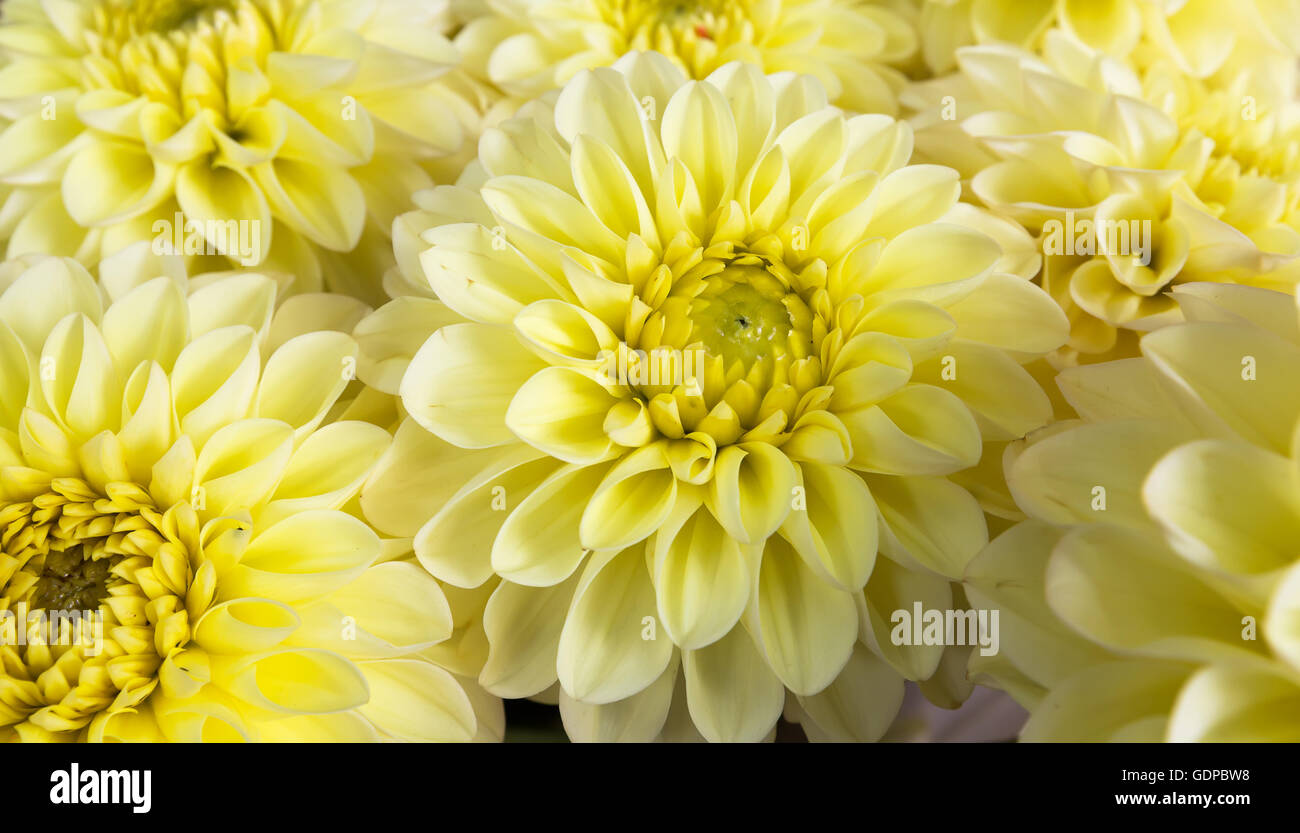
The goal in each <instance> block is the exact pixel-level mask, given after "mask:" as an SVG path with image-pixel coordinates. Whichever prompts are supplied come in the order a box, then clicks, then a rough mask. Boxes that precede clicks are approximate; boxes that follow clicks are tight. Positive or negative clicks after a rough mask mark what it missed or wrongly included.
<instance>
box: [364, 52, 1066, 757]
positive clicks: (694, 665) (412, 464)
mask: <svg viewBox="0 0 1300 833" xmlns="http://www.w3.org/2000/svg"><path fill="white" fill-rule="evenodd" d="M647 102H651V103H654V104H657V115H656V116H655V117H653V118H651V114H650V112H649V110H648V109H647ZM910 155H911V131H910V129H909V128H908V127H907V125H906V124H904V123H899V122H895V121H894V120H893V119H891V118H889V117H888V116H884V115H861V116H848V115H846V114H845V113H844V112H843V111H841V110H839V109H836V108H834V107H828V106H827V94H826V92H825V90H824V89H823V88H822V87H821V85H820V84H819V83H818V82H817V81H816V80H815V79H813V78H811V77H809V76H795V75H791V74H783V75H777V76H772V77H768V76H765V75H763V73H762V71H761V69H759V68H758V67H756V66H754V65H750V64H739V63H737V64H729V65H727V66H724V67H722V68H721V69H719V70H718V71H716V72H715V73H713V74H712V75H710V76H709V77H708V78H707V79H706V80H704V81H703V82H693V81H688V80H687V79H686V77H685V76H684V74H683V73H681V71H680V70H678V69H677V68H676V66H675V65H674V64H672V63H671V62H670V61H669V60H668V59H667V58H665V57H663V56H661V55H657V54H654V53H645V54H635V55H629V56H627V57H626V58H624V59H621V60H620V61H618V62H617V63H616V64H615V66H614V67H613V68H598V69H595V70H591V71H584V72H582V73H579V74H578V75H577V76H576V77H575V78H574V79H573V80H572V81H570V82H569V84H568V85H566V86H565V88H564V90H563V91H562V92H561V93H560V94H559V96H558V97H555V98H552V99H549V100H547V101H540V102H536V103H534V104H532V105H529V106H528V107H527V108H525V110H524V111H522V112H521V113H520V115H519V117H518V118H516V119H513V120H510V121H507V122H505V123H503V124H502V125H501V126H500V127H499V128H498V129H495V130H489V131H488V132H487V133H486V135H485V136H484V138H483V141H482V143H481V145H480V152H479V159H478V162H477V164H476V165H473V166H471V168H470V169H469V171H468V172H467V175H466V177H465V178H464V179H463V180H462V182H461V183H460V184H459V185H457V186H447V187H443V188H439V189H435V190H433V191H431V192H427V193H424V194H421V195H419V197H418V200H417V201H418V202H419V204H420V206H421V210H420V211H417V212H413V213H412V214H411V215H409V216H407V217H404V218H402V219H401V220H399V222H398V223H397V224H396V229H397V232H396V239H397V247H398V253H399V261H400V262H401V263H402V264H404V265H405V266H406V267H407V268H409V269H419V268H421V267H422V269H423V274H424V276H425V277H426V279H427V281H428V286H429V287H431V289H432V293H436V296H437V299H435V298H433V297H429V296H425V297H420V296H412V297H404V298H400V299H398V300H396V301H394V302H392V303H390V304H389V305H387V306H385V307H384V308H382V309H380V310H379V311H377V312H376V313H375V314H374V315H373V316H371V317H369V318H368V319H366V320H365V321H363V322H362V323H361V324H360V325H359V326H358V328H357V330H356V336H357V338H358V340H359V341H360V342H361V345H362V351H363V355H362V360H361V362H360V363H359V368H358V369H359V372H360V374H361V378H362V379H363V380H366V381H368V382H370V383H371V384H373V385H375V386H377V387H379V388H380V389H382V390H389V391H399V392H400V394H401V397H402V401H403V404H404V405H405V407H406V409H407V410H408V411H409V413H410V415H411V419H410V421H408V422H407V423H406V424H404V425H403V426H402V427H401V429H400V430H399V431H398V433H397V436H396V438H395V441H394V448H395V452H394V454H393V455H392V463H391V465H389V466H386V467H384V468H383V469H382V470H381V471H379V472H378V473H377V474H376V476H375V477H374V478H372V479H371V481H370V482H369V483H368V484H367V487H366V489H365V490H364V492H363V494H362V506H363V508H364V510H365V512H366V514H367V517H368V518H369V519H370V520H371V521H372V522H373V523H374V524H375V525H376V527H377V528H379V529H381V530H383V531H385V532H387V533H388V534H391V535H397V536H414V539H415V552H416V555H417V557H418V558H419V560H420V562H421V563H422V564H424V565H425V566H426V567H427V568H428V569H429V570H430V572H432V573H433V574H434V575H435V576H437V577H439V578H440V579H442V580H444V581H446V582H449V583H451V584H456V585H460V586H463V587H466V588H487V589H488V590H489V591H490V593H491V595H490V598H489V599H488V600H487V601H486V609H485V614H484V622H483V627H484V629H485V631H486V639H487V642H488V644H489V646H490V647H489V655H488V658H487V663H486V666H485V667H484V669H483V671H482V673H481V675H480V681H481V682H482V683H483V685H484V686H485V687H486V688H487V689H488V690H489V691H491V692H493V693H496V694H499V695H503V696H508V697H528V696H533V695H537V694H539V693H543V692H546V691H547V690H548V689H550V688H551V687H552V686H553V684H555V683H556V681H557V680H558V682H559V684H560V687H561V693H560V695H559V702H560V707H561V711H562V713H563V715H564V719H565V723H566V726H567V727H568V730H569V732H570V734H571V735H572V736H573V737H575V738H579V739H591V738H624V739H628V738H643V739H645V738H653V737H656V736H659V735H661V734H662V735H663V736H664V737H671V738H680V737H692V736H693V737H698V736H700V735H703V736H704V737H706V738H708V739H711V740H723V739H727V740H737V739H748V740H755V739H761V738H763V737H765V736H767V735H768V733H769V731H770V730H771V729H772V727H773V725H774V723H775V722H776V720H777V717H778V715H779V714H780V713H781V711H782V708H783V705H784V703H785V701H786V691H787V690H788V691H790V692H792V693H793V694H794V695H795V696H796V698H797V703H798V704H799V705H798V707H797V708H795V709H794V710H795V711H796V712H797V711H799V709H802V710H803V712H804V713H805V714H804V717H803V719H804V721H805V726H806V727H808V733H809V735H810V736H813V737H818V738H821V737H854V738H865V739H875V738H878V737H879V736H880V734H881V733H882V732H883V731H884V729H885V727H886V726H887V725H888V723H889V721H890V720H891V719H892V717H893V715H894V713H895V712H896V710H897V708H898V705H899V702H900V698H901V697H902V681H903V678H904V677H906V678H909V679H914V680H927V679H929V680H934V685H933V686H932V689H931V692H932V695H933V696H934V697H936V698H939V699H943V698H949V699H953V698H956V699H959V698H960V696H961V692H960V688H961V685H960V682H959V681H957V680H956V678H950V677H949V676H948V675H947V671H948V670H949V669H950V668H952V667H959V666H954V665H953V663H952V662H951V661H950V662H949V663H948V664H946V665H944V666H943V667H942V668H941V667H940V662H941V660H942V659H943V658H944V650H943V646H919V647H910V646H898V645H895V644H893V642H892V641H891V640H890V635H889V631H890V628H891V623H890V617H891V613H892V611H894V610H895V609H898V608H900V607H908V608H910V606H911V604H912V603H913V601H921V600H923V601H924V603H925V605H926V607H928V608H947V607H950V606H953V605H956V604H958V601H956V600H955V599H954V590H953V587H952V583H951V582H952V579H954V578H956V577H958V576H960V574H961V570H962V568H963V567H964V564H965V561H966V559H967V558H969V557H970V556H971V555H972V554H973V553H974V552H975V551H976V550H977V549H978V548H979V547H980V546H981V545H982V543H983V542H984V541H986V540H987V534H986V527H985V521H984V516H983V513H982V511H981V506H980V503H979V502H978V501H977V499H976V497H975V496H974V495H972V493H971V492H970V491H968V490H967V488H964V487H963V486H959V485H957V484H956V483H955V482H954V481H953V480H951V479H949V478H948V477H947V476H948V475H950V474H954V473H957V472H963V471H964V470H966V469H969V468H970V467H972V466H974V465H975V464H976V463H977V461H979V460H980V457H981V452H982V446H983V443H984V442H985V441H990V442H1005V441H1008V440H1010V439H1013V438H1017V437H1021V436H1023V435H1024V434H1025V433H1026V432H1028V431H1030V430H1033V429H1035V428H1037V427H1038V426H1040V425H1042V424H1043V423H1045V422H1046V421H1047V419H1048V418H1049V416H1050V410H1051V409H1050V405H1049V402H1048V400H1047V398H1046V396H1045V394H1044V393H1043V392H1042V390H1041V389H1040V388H1039V387H1038V385H1037V384H1036V383H1035V382H1034V380H1033V379H1032V378H1031V377H1030V376H1029V374H1028V373H1027V372H1026V371H1025V370H1024V369H1023V368H1022V367H1021V365H1020V362H1022V361H1029V360H1031V359H1032V358H1034V357H1037V356H1040V355H1042V354H1043V353H1045V352H1047V351H1049V350H1052V349H1054V348H1055V347H1056V346H1058V345H1059V344H1060V343H1061V342H1062V341H1063V339H1064V337H1065V327H1066V322H1065V319H1064V316H1063V315H1062V314H1061V312H1060V310H1059V308H1058V307H1056V305H1055V304H1053V303H1052V301H1051V299H1050V298H1049V297H1048V296H1047V295H1046V294H1045V293H1043V292H1042V291H1041V290H1039V289H1038V288H1037V287H1035V286H1033V285H1032V284H1030V283H1029V282H1028V280H1026V279H1025V278H1024V277H1023V276H1021V275H1012V274H1007V273H1005V272H1003V271H1000V270H1001V269H1004V268H1022V267H1023V264H1021V263H1020V261H1019V258H1018V257H1017V256H1015V255H1008V256H1006V257H1004V255H1003V252H1002V249H1001V248H1000V247H999V245H998V244H997V243H996V242H995V241H994V239H993V238H991V237H990V236H988V235H986V234H984V233H982V232H980V231H977V230H976V227H982V228H988V229H989V230H991V231H994V232H995V233H999V234H1001V233H1004V231H1005V229H1003V228H1002V226H1000V225H999V223H998V222H997V221H996V220H993V219H991V218H988V217H986V216H984V215H982V214H980V213H979V212H977V211H976V210H975V209H973V208H971V207H969V206H960V205H957V198H958V194H959V190H960V184H959V182H958V180H957V174H956V172H955V171H952V170H950V169H947V168H942V167H938V166H926V165H913V166H909V165H907V160H908V158H909V156H910ZM417 253H418V254H417ZM1036 268H1037V266H1036V265H1033V266H1032V267H1031V268H1030V269H1029V271H1031V272H1032V271H1034V270H1036ZM407 278H408V280H412V279H413V278H414V276H413V275H408V276H407ZM438 299H440V300H438ZM430 333H431V334H430ZM972 482H973V485H972V488H975V489H978V488H979V487H978V485H977V484H974V481H972ZM878 550H879V555H880V557H879V558H878V557H877V552H878ZM494 577H499V578H500V581H499V584H498V583H495V582H497V578H494ZM675 692H676V693H675Z"/></svg>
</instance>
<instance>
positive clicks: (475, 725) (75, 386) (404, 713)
mask: <svg viewBox="0 0 1300 833" xmlns="http://www.w3.org/2000/svg"><path fill="white" fill-rule="evenodd" d="M144 246H147V244H144V243H141V244H137V245H136V246H134V247H131V248H128V249H127V250H124V251H123V252H122V253H120V254H118V255H115V256H113V257H110V258H108V259H106V260H105V261H104V262H103V264H102V276H103V277H104V278H105V279H106V282H105V284H104V286H103V287H101V285H99V284H97V283H96V282H95V281H94V279H92V277H91V276H90V274H89V273H88V272H87V271H86V270H85V269H84V268H83V267H81V266H80V265H78V264H77V263H76V262H75V261H73V260H70V259H64V258H56V257H48V256H44V257H38V256H28V257H26V258H23V259H22V260H20V261H10V262H8V263H6V264H5V265H4V266H3V267H0V369H2V372H0V531H2V534H0V740H13V739H18V740H30V741H46V740H83V741H85V740H88V741H102V740H130V741H141V740H144V741H149V740H169V741H240V740H247V741H256V740H262V741H281V740H294V741H314V740H347V741H358V740H377V739H398V740H468V739H471V738H472V737H474V736H475V735H476V734H478V735H480V736H481V737H490V736H492V735H493V734H496V735H497V736H498V737H499V722H500V720H499V714H497V712H498V711H499V704H497V705H494V704H493V702H492V700H491V698H488V697H487V696H486V695H484V694H483V693H481V692H479V691H478V690H477V687H476V686H475V685H474V684H473V682H472V681H467V682H466V684H465V686H462V683H461V682H460V681H458V680H457V679H456V677H455V676H453V675H452V674H451V673H450V672H448V671H447V670H445V669H444V668H442V667H440V666H439V664H438V663H436V662H434V661H431V660H430V659H429V658H428V656H426V654H427V653H428V652H430V651H432V650H435V648H436V645H437V643H439V642H441V641H443V640H445V639H447V638H448V637H449V636H450V635H451V634H452V630H453V625H454V623H453V613H452V611H451V609H450V608H449V606H448V602H447V599H446V597H445V596H444V594H443V592H442V590H441V588H440V586H439V584H438V582H437V581H435V580H434V579H433V578H432V577H430V576H429V575H428V574H427V573H426V572H425V571H424V570H423V569H421V568H420V567H419V565H418V564H415V563H414V562H413V561H412V560H410V559H403V558H401V557H400V556H401V547H400V545H398V546H395V545H394V544H395V543H396V544H400V542H387V541H383V540H381V538H380V537H379V535H378V534H377V533H376V532H375V531H374V530H373V529H372V528H371V527H370V526H368V525H367V524H366V523H364V522H363V521H362V520H361V519H360V518H359V517H358V514H357V513H356V512H355V511H354V510H355V508H356V500H355V498H356V495H357V493H358V492H359V490H360V488H361V484H362V482H363V481H364V480H365V479H366V477H367V476H368V475H369V474H370V472H371V471H372V470H373V469H374V467H375V465H376V463H377V461H378V460H380V458H381V457H382V456H383V455H384V454H385V452H386V451H387V449H388V448H389V446H390V443H391V437H390V435H389V434H388V432H387V431H385V430H384V429H383V428H381V427H379V426H377V425H375V424H372V423H369V422H366V421H363V420H362V419H359V418H358V417H359V416H361V415H362V413H363V412H365V411H366V406H365V405H366V403H365V401H364V397H361V398H354V396H353V395H352V393H351V392H349V391H348V388H349V386H350V381H349V380H350V378H351V370H350V368H351V367H352V365H353V363H354V361H355V357H356V355H357V346H356V343H355V342H354V341H353V340H352V339H351V337H349V336H348V335H347V334H346V333H345V332H340V331H338V330H337V329H327V328H321V329H316V328H315V327H314V326H313V322H316V321H320V320H326V319H330V318H333V319H335V320H337V321H338V322H339V323H341V324H343V325H344V326H345V327H350V326H351V325H352V324H353V323H354V322H355V321H356V319H357V318H358V317H359V316H360V314H361V313H363V312H365V308H364V307H362V306H361V305H360V304H359V303H358V302H356V301H351V300H348V299H345V298H342V297H341V296H312V295H299V296H296V297H295V298H293V299H292V300H290V301H288V302H286V303H285V304H284V305H283V306H282V307H281V308H280V310H279V311H278V312H277V311H276V310H275V298H276V286H275V284H274V283H273V282H272V281H271V280H270V279H269V278H267V277H265V276H263V275H260V274H257V273H255V272H248V273H232V274H225V275H221V274H214V275H201V276H197V277H195V278H194V279H193V280H192V281H190V282H189V286H190V287H191V288H192V290H193V291H192V292H191V293H190V294H189V296H188V298H187V296H186V290H185V288H184V286H185V278H184V274H183V272H181V271H180V263H179V259H178V258H163V259H157V258H152V257H150V256H149V254H148V251H147V249H146V250H144V251H141V247H144ZM154 276H158V277H154ZM110 283H111V285H112V290H113V291H115V292H120V293H121V294H120V296H119V297H117V298H116V300H113V301H109V300H108V299H107V297H106V294H105V289H106V288H107V287H108V286H109V284H110ZM344 308H346V313H345V314H343V315H339V312H340V310H342V309H344ZM408 551H409V549H408ZM467 691H469V692H471V693H467ZM471 697H472V698H473V699H471ZM476 709H477V710H478V711H479V712H480V713H481V714H482V715H483V720H482V722H480V718H479V717H478V716H476Z"/></svg>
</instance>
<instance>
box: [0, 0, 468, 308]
mask: <svg viewBox="0 0 1300 833" xmlns="http://www.w3.org/2000/svg"><path fill="white" fill-rule="evenodd" d="M445 5H446V4H445V3H439V2H433V3H428V2H425V0H364V1H363V2H358V1H357V0H230V2H226V1H225V0H222V1H221V2H217V0H149V2H134V1H133V0H74V1H73V2H57V3H53V2H39V0H8V2H6V3H5V4H4V13H3V23H0V55H2V59H0V60H2V63H3V69H2V70H0V121H2V122H3V125H4V128H5V129H4V132H3V133H0V199H3V203H2V205H0V239H2V240H7V251H8V256H10V257H13V256H16V255H19V254H23V253H27V252H43V253H55V254H61V255H67V256H75V257H77V258H78V259H79V260H81V261H82V262H83V263H85V264H88V265H93V264H94V263H95V262H97V261H98V260H99V258H100V257H101V256H105V255H108V254H111V253H113V252H115V251H117V250H118V249H120V248H122V247H123V246H125V245H126V244H128V243H130V242H134V241H137V240H158V241H159V242H160V243H161V244H173V245H175V244H176V243H177V241H180V243H179V247H178V251H179V249H180V248H183V250H184V251H180V253H183V254H190V255H193V254H203V255H208V256H223V257H224V258H226V259H228V261H238V262H239V263H240V264H241V265H244V266H249V265H262V266H264V267H265V268H277V269H282V270H284V271H286V272H289V273H292V274H295V275H296V276H297V277H298V279H299V280H300V282H302V284H303V288H304V289H306V290H308V291H311V290H313V289H317V288H319V287H320V286H321V283H322V281H324V282H325V283H327V284H329V285H330V286H331V287H332V288H335V289H339V290H342V291H348V292H351V293H353V294H356V295H359V296H361V297H367V298H376V297H381V296H380V295H379V293H378V286H377V283H378V281H377V280H376V279H367V278H366V277H365V276H366V275H368V274H374V275H376V276H377V275H379V274H381V273H382V272H383V269H384V268H385V267H386V265H387V263H388V262H390V261H391V255H390V254H389V252H388V248H389V243H388V231H389V228H390V226H391V223H392V220H393V217H394V216H396V215H397V214H398V213H399V212H400V211H401V210H402V209H403V208H404V207H405V204H406V201H407V200H408V199H409V195H410V193H411V192H413V191H414V190H417V189H419V188H422V187H429V185H430V184H431V181H430V178H429V175H428V173H427V172H426V170H425V168H426V167H429V166H431V165H433V164H435V163H436V162H437V159H438V157H439V156H442V155H445V154H449V153H452V152H454V151H456V150H458V149H459V147H460V146H461V143H462V133H463V129H462V122H467V121H472V118H473V116H474V114H473V111H472V107H471V106H470V105H469V103H468V102H466V101H465V100H464V97H463V96H462V95H460V94H459V93H458V92H457V91H456V90H453V89H452V88H450V87H445V86H443V85H442V84H441V83H440V81H439V76H440V75H442V73H444V71H445V70H446V69H447V67H449V66H451V65H453V64H455V63H456V62H457V61H458V56H457V54H456V52H455V49H454V48H453V47H452V46H451V44H450V43H449V42H448V40H447V39H446V38H445V37H444V36H443V30H444V29H445V28H446V27H447V26H448V25H449V23H448V21H447V19H446V10H445ZM191 231H193V233H190V232H191ZM206 268H225V267H224V266H221V265H212V264H209V265H208V266H207V267H206Z"/></svg>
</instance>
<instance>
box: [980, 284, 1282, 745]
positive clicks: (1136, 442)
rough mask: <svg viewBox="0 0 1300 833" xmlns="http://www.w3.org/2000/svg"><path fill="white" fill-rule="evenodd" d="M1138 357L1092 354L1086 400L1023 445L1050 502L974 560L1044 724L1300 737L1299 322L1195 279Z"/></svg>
mask: <svg viewBox="0 0 1300 833" xmlns="http://www.w3.org/2000/svg"><path fill="white" fill-rule="evenodd" d="M1176 295H1177V297H1178V298H1179V300H1180V302H1181V303H1182V305H1183V308H1184V312H1185V314H1186V316H1187V318H1188V319H1189V320H1188V323H1185V324H1180V325H1175V326H1171V327H1166V328H1164V329H1162V330H1160V331H1159V332H1155V333H1150V334H1148V335H1146V336H1145V337H1144V338H1143V339H1142V343H1141V347H1142V356H1141V357H1139V358H1133V359H1127V360H1121V361H1115V362H1107V363H1103V364H1097V365H1090V366H1086V367H1080V368H1073V369H1070V370H1067V371H1065V372H1063V373H1062V374H1061V376H1060V385H1061V389H1062V391H1063V392H1064V394H1065V396H1066V397H1067V398H1068V399H1069V401H1070V403H1071V404H1072V405H1073V406H1074V408H1075V410H1077V411H1078V413H1079V414H1080V415H1081V417H1082V421H1081V422H1079V423H1071V424H1062V425H1060V426H1054V427H1053V428H1050V429H1045V430H1044V431H1043V432H1042V434H1043V435H1042V436H1038V435H1035V436H1034V437H1031V440H1030V442H1028V444H1027V447H1025V448H1016V449H1014V450H1013V451H1012V453H1011V454H1010V455H1009V456H1008V481H1009V483H1010V485H1011V488H1012V491H1013V492H1014V494H1015V497H1016V499H1017V501H1018V502H1019V504H1020V505H1021V506H1022V507H1023V509H1024V510H1025V512H1027V513H1028V514H1029V516H1030V517H1031V518H1032V520H1031V521H1029V522H1027V523H1026V524H1023V525H1021V526H1019V527H1016V528H1015V529H1013V530H1012V531H1010V532H1008V533H1006V534H1004V535H1003V536H1001V537H1000V538H998V539H997V540H995V541H994V542H993V543H992V544H991V545H990V546H989V548H988V550H987V551H986V552H984V553H982V554H981V555H980V556H979V557H977V558H976V559H975V560H974V561H973V562H972V563H971V565H970V567H969V570H968V575H967V580H968V585H969V586H968V592H969V594H970V596H971V598H972V600H976V599H978V600H979V603H980V604H991V605H998V606H1000V607H1001V608H1002V610H1003V614H1004V615H1003V618H1002V623H1001V624H1002V634H1001V635H1002V648H1003V654H1004V655H1005V657H1006V659H1007V660H1008V661H1009V663H1010V673H1008V674H1006V675H1005V676H1003V674H1002V671H1004V670H1006V669H1000V670H994V671H992V672H990V676H991V677H992V679H995V680H999V681H1000V682H1003V683H1005V684H1007V686H1008V687H1009V688H1010V689H1011V690H1013V691H1015V692H1017V694H1018V696H1020V697H1021V698H1022V699H1023V700H1025V701H1026V702H1027V703H1029V704H1031V705H1033V706H1035V709H1034V714H1033V717H1032V719H1031V720H1030V723H1029V725H1028V726H1027V727H1026V730H1025V737H1026V738H1029V739H1046V740H1051V739H1057V740H1105V739H1125V740H1160V739H1165V740H1173V741H1221V740H1235V741H1260V740H1270V741H1276V740H1289V741H1294V740H1296V739H1300V716H1298V715H1300V712H1298V711H1297V706H1298V705H1300V683H1297V680H1298V679H1300V630H1298V629H1297V622H1298V621H1300V618H1298V617H1300V558H1298V557H1297V549H1296V541H1297V540H1300V473H1298V472H1300V469H1298V468H1297V463H1298V462H1300V446H1298V445H1297V438H1300V389H1298V388H1297V386H1296V384H1295V369H1296V368H1297V367H1300V326H1298V324H1297V320H1296V314H1295V307H1294V306H1293V304H1294V301H1293V299H1292V298H1289V297H1286V296H1284V295H1280V294H1278V293H1274V292H1269V291H1267V290H1260V289H1252V288H1247V287H1235V286H1223V285H1215V284H1192V285H1188V286H1186V287H1183V288H1182V289H1180V290H1179V291H1178V292H1177V293H1176Z"/></svg>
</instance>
